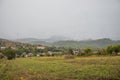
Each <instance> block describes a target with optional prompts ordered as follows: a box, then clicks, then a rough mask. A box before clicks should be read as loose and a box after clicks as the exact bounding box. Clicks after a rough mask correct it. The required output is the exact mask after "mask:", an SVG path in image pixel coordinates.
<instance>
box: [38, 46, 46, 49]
mask: <svg viewBox="0 0 120 80" xmlns="http://www.w3.org/2000/svg"><path fill="white" fill-rule="evenodd" d="M45 48H46V47H45V46H41V45H39V46H37V49H45Z"/></svg>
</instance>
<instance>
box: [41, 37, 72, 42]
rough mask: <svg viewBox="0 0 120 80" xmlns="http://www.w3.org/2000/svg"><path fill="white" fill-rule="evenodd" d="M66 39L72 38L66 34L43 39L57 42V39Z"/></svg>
mask: <svg viewBox="0 0 120 80" xmlns="http://www.w3.org/2000/svg"><path fill="white" fill-rule="evenodd" d="M66 40H71V39H70V38H68V37H64V36H52V37H50V38H48V39H43V41H46V42H57V41H66Z"/></svg>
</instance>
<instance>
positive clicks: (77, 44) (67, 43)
mask: <svg viewBox="0 0 120 80" xmlns="http://www.w3.org/2000/svg"><path fill="white" fill-rule="evenodd" d="M25 40H27V41H26V42H27V43H31V44H40V45H45V46H55V47H66V48H69V47H71V48H87V47H90V48H104V47H106V46H109V45H116V44H120V41H119V40H117V41H116V40H111V39H109V38H102V39H97V40H82V41H75V40H69V39H68V38H64V37H61V38H60V37H58V38H57V37H51V38H49V39H41V40H40V39H30V40H29V38H28V39H25Z"/></svg>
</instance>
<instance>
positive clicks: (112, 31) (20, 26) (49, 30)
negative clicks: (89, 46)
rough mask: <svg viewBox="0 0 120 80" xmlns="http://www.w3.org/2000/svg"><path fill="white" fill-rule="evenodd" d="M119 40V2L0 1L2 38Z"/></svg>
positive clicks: (88, 0)
mask: <svg viewBox="0 0 120 80" xmlns="http://www.w3.org/2000/svg"><path fill="white" fill-rule="evenodd" d="M51 36H64V37H70V38H72V39H78V40H83V39H98V38H112V39H120V0H0V37H1V38H7V39H17V38H31V37H32V38H39V39H41V38H48V37H51Z"/></svg>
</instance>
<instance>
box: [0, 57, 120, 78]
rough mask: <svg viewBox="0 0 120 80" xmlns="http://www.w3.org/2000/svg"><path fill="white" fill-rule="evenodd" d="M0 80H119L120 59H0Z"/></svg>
mask: <svg viewBox="0 0 120 80" xmlns="http://www.w3.org/2000/svg"><path fill="white" fill-rule="evenodd" d="M0 80H120V56H98V57H96V56H90V57H75V58H74V59H64V57H63V56H61V57H28V58H16V59H15V60H5V59H1V60H0Z"/></svg>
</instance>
